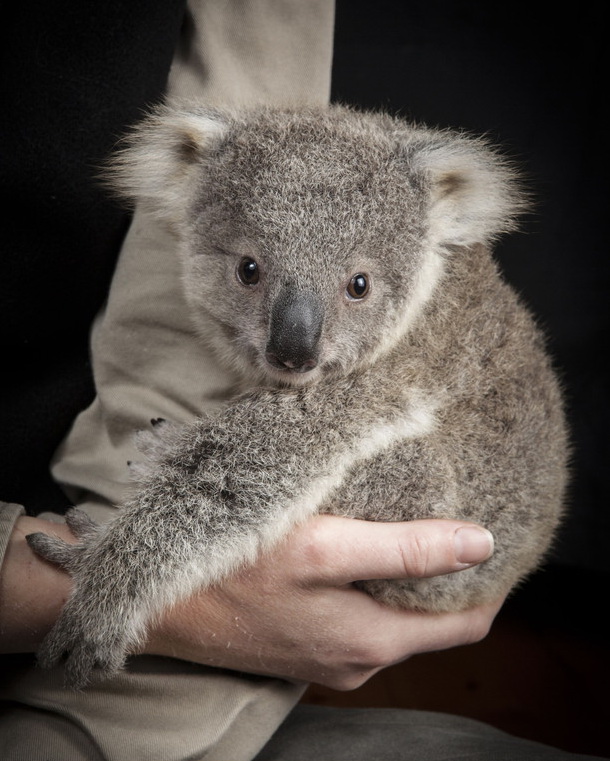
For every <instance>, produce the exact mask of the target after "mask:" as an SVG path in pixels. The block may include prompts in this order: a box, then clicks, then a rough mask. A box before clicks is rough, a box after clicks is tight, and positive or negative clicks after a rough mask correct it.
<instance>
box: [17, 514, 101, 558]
mask: <svg viewBox="0 0 610 761" xmlns="http://www.w3.org/2000/svg"><path fill="white" fill-rule="evenodd" d="M65 517H66V524H67V525H68V527H69V529H70V531H72V533H73V534H74V536H76V537H77V538H78V539H80V540H81V542H80V543H79V544H70V543H69V542H64V541H63V539H58V538H57V537H54V536H49V535H48V534H43V533H41V532H38V533H35V534H28V535H27V536H26V538H25V539H26V541H27V543H28V544H29V545H30V547H31V548H32V549H33V550H34V552H35V553H36V554H37V555H40V557H42V558H44V559H45V560H48V561H49V562H51V563H55V564H56V565H58V566H60V567H61V568H64V569H65V570H66V571H68V572H70V573H71V572H73V571H74V569H75V568H76V567H77V565H78V561H79V559H80V557H81V555H82V552H83V549H84V543H86V541H87V540H88V539H90V538H91V537H93V536H94V535H95V533H96V531H97V528H98V526H97V523H94V522H93V521H92V520H91V518H89V516H88V515H87V513H85V512H83V511H82V510H77V509H76V508H72V509H71V510H68V512H67V513H66V516H65Z"/></svg>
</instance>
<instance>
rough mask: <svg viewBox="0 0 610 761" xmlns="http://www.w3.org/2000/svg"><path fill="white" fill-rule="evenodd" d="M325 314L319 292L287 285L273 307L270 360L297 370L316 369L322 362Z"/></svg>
mask: <svg viewBox="0 0 610 761" xmlns="http://www.w3.org/2000/svg"><path fill="white" fill-rule="evenodd" d="M323 317H324V309H323V307H322V304H321V302H320V299H319V298H318V296H316V294H314V293H311V292H309V291H305V292H303V291H299V290H298V289H296V288H294V287H291V286H286V287H285V288H284V289H283V290H282V291H281V292H280V295H279V296H278V298H277V300H276V301H275V304H274V305H273V308H272V310H271V323H270V327H269V341H268V342H267V347H266V353H265V357H266V359H267V362H269V364H270V365H272V366H273V367H277V368H279V369H281V370H291V371H292V372H297V373H306V372H309V371H310V370H313V368H314V367H316V365H317V364H318V355H319V342H320V335H321V333H322V322H323Z"/></svg>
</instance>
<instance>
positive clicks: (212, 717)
mask: <svg viewBox="0 0 610 761" xmlns="http://www.w3.org/2000/svg"><path fill="white" fill-rule="evenodd" d="M264 5H265V8H264V10H263V9H261V4H260V3H245V4H244V3H232V2H231V3H226V4H222V5H221V4H214V3H211V2H210V3H197V2H194V3H191V4H189V6H188V11H187V16H186V19H187V21H186V23H184V25H183V37H182V39H181V42H180V44H179V45H178V47H177V52H176V55H175V57H174V61H173V64H172V68H171V71H170V75H169V82H168V87H167V90H168V93H169V94H170V95H171V96H173V97H182V98H192V97H197V98H205V99H206V100H207V101H208V102H210V103H212V104H213V103H214V102H218V103H225V102H227V101H229V102H230V101H233V102H234V103H238V104H240V105H241V104H249V103H255V102H265V103H271V102H274V101H277V102H281V101H283V100H284V99H285V98H286V97H287V93H289V94H290V98H291V99H293V100H294V101H295V102H296V101H298V102H307V103H314V104H323V103H325V102H326V100H327V98H328V85H329V72H330V56H331V41H332V15H333V14H332V3H330V2H328V1H327V0H316V2H312V3H307V4H304V3H298V2H294V3H289V4H288V6H287V7H289V8H290V14H289V17H288V16H286V15H284V12H283V10H282V8H280V7H279V6H277V5H276V4H275V3H273V2H268V3H267V2H265V3H264ZM255 6H256V7H255ZM284 11H285V8H284ZM202 71H203V72H204V73H205V76H202V73H201V72H202ZM171 247H172V240H171V238H169V237H168V236H167V234H166V233H165V232H164V231H163V229H162V228H161V227H158V228H156V227H154V226H151V225H150V224H148V223H147V224H146V225H144V224H143V220H142V217H141V216H140V214H139V213H138V211H136V214H135V216H134V219H133V222H132V224H131V227H130V231H129V233H128V235H127V238H126V239H125V242H124V244H123V247H122V250H121V255H120V258H119V261H118V263H117V266H116V270H115V274H114V278H113V283H112V287H111V289H110V293H109V297H108V301H107V304H106V305H105V307H104V309H103V310H102V312H100V314H99V316H98V318H97V319H96V322H95V325H94V329H93V334H92V363H93V372H94V377H95V383H96V394H97V395H96V398H95V400H94V401H93V402H92V404H91V405H90V406H89V407H88V408H87V409H86V410H85V411H84V412H83V413H82V414H81V415H80V416H79V417H78V419H77V420H76V422H75V424H74V426H73V427H72V429H71V431H70V433H69V435H68V437H67V439H66V440H65V441H64V442H63V444H62V446H61V448H60V449H59V450H58V453H57V455H56V457H55V458H54V462H53V475H54V478H55V479H56V480H57V481H58V482H59V483H61V484H62V485H63V487H64V488H65V489H66V492H67V494H68V495H69V496H70V498H71V500H72V502H73V503H75V504H78V505H79V506H80V507H81V508H82V509H83V510H85V511H86V512H87V513H88V514H89V515H90V516H91V517H92V518H93V519H95V520H97V521H105V520H107V519H108V517H109V516H110V515H111V514H112V512H113V511H114V510H115V508H114V507H113V505H115V504H118V503H120V502H121V501H122V499H123V497H124V494H125V492H126V489H127V488H128V473H127V468H126V463H127V461H128V460H133V459H135V458H136V457H137V453H136V452H135V451H134V449H133V444H132V433H133V431H134V430H136V429H138V428H142V427H144V426H146V425H147V424H148V421H149V420H150V418H151V416H156V415H162V416H163V417H166V418H167V419H171V420H177V421H188V420H191V419H192V418H193V417H194V416H195V415H196V414H197V413H199V412H201V411H204V410H208V409H213V408H214V406H215V405H216V404H217V403H218V401H219V400H222V399H223V398H224V397H225V396H226V395H227V394H229V393H230V392H231V390H232V383H233V381H234V379H233V378H231V376H230V375H229V374H227V373H226V372H225V371H224V370H223V369H222V368H221V367H220V366H219V365H218V364H217V363H216V362H215V360H214V359H213V357H212V356H211V355H210V354H209V353H208V352H207V351H205V350H204V349H203V348H202V345H201V341H200V339H199V336H198V335H196V334H195V332H194V330H193V328H192V326H191V325H190V322H189V320H188V316H187V312H186V310H185V309H184V308H183V307H184V305H183V301H182V299H183V296H182V295H181V289H180V275H179V270H178V262H177V260H176V258H175V257H173V256H171V255H169V254H168V252H169V251H171ZM0 496H2V495H0ZM28 507H30V506H29V505H28ZM32 507H35V506H32ZM0 518H1V520H2V529H3V532H2V541H1V545H2V548H3V549H6V553H5V555H4V563H3V566H2V575H1V577H0V605H1V608H0V617H1V618H0V620H1V623H2V625H1V629H0V642H1V645H2V651H3V652H4V653H25V654H26V655H21V656H19V657H18V658H16V657H12V658H11V657H10V656H6V657H5V659H4V660H5V661H6V669H5V679H4V680H3V684H2V686H1V687H0V698H1V699H2V705H3V709H2V711H3V712H2V715H1V716H0V755H2V758H5V759H7V760H8V761H13V759H15V760H16V759H20V758H24V757H27V758H28V759H31V760H32V761H36V760H37V759H40V760H42V759H48V758H58V759H59V758H61V759H67V758H70V759H78V758H83V759H85V758H87V759H93V758H100V759H107V760H108V761H113V760H114V759H116V760H117V761H118V760H119V759H124V758H125V757H129V758H132V759H160V760H161V759H163V760H164V759H186V758H204V757H205V758H206V759H218V761H225V760H226V759H231V760H232V761H240V759H243V760H244V761H246V759H252V758H255V757H256V758H257V759H259V761H265V760H266V759H267V760H268V761H271V759H274V758H286V759H288V758H289V759H291V761H306V760H307V759H313V758H314V757H315V758H320V757H323V758H324V757H327V758H333V759H340V758H346V759H350V760H356V759H359V758H362V759H365V758H366V759H368V758H372V757H385V758H387V757H390V755H389V754H390V753H393V754H394V755H393V756H391V757H394V758H401V759H418V760H419V759H427V758H429V759H431V760H432V759H434V758H439V757H441V754H443V755H442V757H443V758H447V757H451V756H450V755H448V754H450V753H451V752H454V753H455V755H456V757H460V758H463V757H470V758H472V759H473V760H474V759H484V758H489V757H493V758H495V759H503V758H505V759H507V760H508V759H511V760H512V759H515V758H524V759H526V758H527V759H532V760H533V759H546V758H548V759H561V758H564V757H565V758H566V759H570V758H572V759H576V758H579V756H574V755H571V754H567V753H566V754H563V753H561V752H559V751H556V750H554V749H550V748H544V747H542V746H539V745H537V744H532V743H527V742H525V741H521V740H518V739H517V738H510V737H508V736H506V735H504V734H503V733H501V732H498V731H496V730H494V729H492V728H490V727H485V726H483V725H480V724H478V723H477V722H470V721H467V720H462V719H457V718H453V717H441V716H433V715H428V714H423V715H421V716H418V715H417V714H411V713H410V712H402V711H389V712H377V711H371V712H365V713H364V714H362V713H361V712H356V713H355V714H351V715H350V714H349V712H342V711H332V710H330V711H325V710H323V709H316V708H312V707H302V706H301V707H298V708H297V709H295V710H294V711H293V713H292V715H290V716H289V717H288V719H286V720H285V721H284V723H283V724H282V722H283V720H284V719H285V717H286V716H287V714H289V713H290V711H291V710H292V709H293V707H294V706H295V704H296V703H297V702H298V700H299V698H300V696H301V695H302V693H303V690H304V686H305V683H306V682H308V681H315V682H318V683H321V684H326V685H328V686H331V687H334V688H336V689H353V688H355V687H357V686H358V685H360V684H362V683H363V682H364V681H366V680H367V679H368V678H369V677H370V676H371V675H372V674H374V673H376V672H377V671H379V670H380V669H382V668H384V667H386V666H388V665H390V664H392V663H396V662H398V661H400V660H402V659H404V658H407V657H409V656H411V655H413V654H415V653H418V652H424V651H429V650H436V649H443V648H446V647H452V646H456V645H459V644H464V643H467V642H473V641H476V640H478V639H480V638H481V637H483V636H485V634H486V632H487V631H488V628H489V626H490V625H491V623H492V621H493V618H494V615H495V614H496V612H497V610H498V609H499V607H500V605H501V604H502V600H494V601H493V602H491V603H488V604H486V605H484V606H479V607H477V608H473V609H470V610H467V611H465V612H459V613H436V614H423V613H415V612H409V611H397V610H394V609H391V608H387V607H384V606H381V605H379V604H378V603H377V602H375V601H374V600H373V599H372V598H370V597H369V596H368V595H366V594H365V593H363V592H361V591H360V590H358V589H356V588H355V587H354V586H353V584H352V583H353V582H355V581H358V580H360V579H373V578H380V579H384V578H426V577H433V576H436V575H440V574H447V573H459V572H460V571H461V570H463V569H465V568H469V567H472V566H473V565H475V564H477V563H480V562H482V561H484V560H486V559H488V558H489V557H490V555H491V554H492V552H493V541H492V540H491V539H490V537H489V534H488V532H487V531H485V529H484V528H483V527H477V526H473V525H472V524H470V523H466V522H461V521H425V522H410V523H404V524H381V523H379V524H370V523H364V522H361V521H357V520H351V519H347V518H341V517H338V516H316V517H314V518H312V519H310V520H309V521H308V522H306V523H304V524H303V525H301V526H299V527H298V528H297V529H296V531H294V532H293V533H292V534H291V535H290V536H289V537H288V538H287V539H286V540H284V541H283V542H282V543H280V544H279V545H278V546H277V547H276V548H274V549H273V550H272V551H271V552H270V553H268V554H266V555H263V556H262V557H261V558H259V559H258V560H257V561H256V562H255V563H254V564H253V565H252V566H250V567H248V568H246V569H244V570H242V571H241V572H239V573H238V574H237V575H235V576H234V577H231V578H230V579H228V580H226V581H224V582H223V583H222V584H221V585H220V586H219V587H213V588H210V589H208V590H205V591H202V592H201V593H197V594H195V595H194V596H192V597H191V598H189V599H188V600H186V601H184V602H182V603H180V604H178V605H177V606H176V607H175V608H173V609H172V610H171V611H168V613H167V614H166V615H164V616H163V617H162V618H161V619H160V621H159V622H158V624H157V625H156V627H155V628H154V629H153V630H152V632H151V634H150V636H149V638H148V640H147V642H146V643H145V645H144V647H143V649H142V655H141V656H139V657H135V658H133V659H132V660H131V661H130V663H129V666H128V669H127V670H125V671H123V672H120V673H119V674H118V675H117V676H115V677H113V678H112V679H111V680H109V681H108V682H107V683H100V684H94V685H92V686H90V687H88V688H87V689H86V690H84V691H83V692H74V691H70V690H67V689H66V688H65V687H64V686H63V674H62V669H61V668H57V669H54V670H53V671H43V670H40V669H37V668H36V667H35V666H34V664H33V659H32V657H31V656H30V655H29V653H31V652H33V651H34V650H35V649H36V648H37V646H38V645H39V644H40V642H41V640H42V638H43V637H44V635H45V634H46V633H47V632H48V631H49V629H50V628H51V627H52V625H53V623H54V621H55V619H56V618H57V616H58V615H59V612H60V610H61V608H62V606H63V604H64V602H65V600H66V599H67V598H68V596H69V594H70V591H71V580H70V577H69V576H68V575H67V574H66V573H65V572H63V571H62V570H60V569H59V568H57V567H55V566H52V565H50V564H48V563H45V562H44V561H42V560H40V559H39V558H38V557H37V556H35V555H34V554H33V553H32V552H31V550H30V549H29V547H28V546H27V544H26V543H25V539H24V537H25V536H26V535H27V534H31V533H34V532H37V531H42V532H45V533H52V534H55V535H57V536H59V537H61V538H63V539H65V541H67V542H74V541H75V537H74V536H72V534H71V532H70V530H69V528H68V527H67V526H66V524H65V523H63V522H62V521H61V519H60V518H58V516H56V515H54V514H51V513H49V512H46V513H45V512H42V513H41V514H40V515H38V516H37V517H32V516H29V515H24V514H23V509H22V508H21V507H20V506H19V505H16V504H11V503H4V504H3V505H2V512H1V513H0ZM51 521H52V522H53V523H52V524H51V526H52V527H50V523H49V522H51ZM158 656H164V657H163V658H159V657H158ZM280 725H282V726H280ZM355 726H360V727H365V730H364V731H363V732H361V733H359V736H358V737H356V736H355V734H354V727H355ZM278 727H280V728H279V729H278ZM272 735H273V737H272ZM441 735H442V736H443V737H444V739H443V740H442V741H440V740H439V737H440V736H441ZM270 738H271V740H270ZM439 743H440V744H439ZM441 745H442V747H441ZM448 749H450V750H448ZM465 753H469V754H470V756H466V755H465Z"/></svg>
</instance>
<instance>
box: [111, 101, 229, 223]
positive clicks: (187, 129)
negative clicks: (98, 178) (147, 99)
mask: <svg viewBox="0 0 610 761" xmlns="http://www.w3.org/2000/svg"><path fill="white" fill-rule="evenodd" d="M228 129H229V125H228V122H227V121H226V120H225V119H224V118H223V117H221V116H220V114H218V113H216V112H214V111H209V110H205V109H200V110H184V109H177V108H174V107H167V106H162V107H159V108H157V109H156V110H155V111H154V112H153V113H151V114H150V115H149V116H148V117H147V118H146V119H144V120H143V121H142V122H141V123H139V124H138V125H137V126H136V127H135V128H134V129H133V130H132V132H131V134H130V135H128V136H127V138H126V139H125V147H122V148H120V149H119V150H118V151H117V153H116V154H115V155H114V157H113V159H112V161H111V163H110V165H109V167H108V169H107V170H106V172H105V173H104V177H105V179H106V181H107V182H108V184H109V185H110V186H111V187H112V188H113V190H114V191H115V192H117V193H118V194H119V195H120V196H122V197H123V198H126V199H128V200H129V201H131V202H132V203H136V204H138V205H140V206H143V207H144V208H145V209H146V210H147V211H150V212H152V213H153V214H154V215H155V216H156V217H160V218H163V219H165V220H166V221H167V222H170V223H179V222H180V221H181V220H182V219H183V216H184V213H185V211H186V207H187V205H188V202H189V200H190V196H191V193H192V191H193V190H194V188H195V187H196V183H197V178H198V175H199V171H200V167H201V162H202V161H203V160H204V159H205V157H206V156H207V155H209V154H210V153H211V152H213V151H214V149H215V148H217V147H218V146H219V145H220V143H221V142H222V140H223V138H224V137H225V135H226V133H227V132H228Z"/></svg>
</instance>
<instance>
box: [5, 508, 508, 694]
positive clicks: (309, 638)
mask: <svg viewBox="0 0 610 761" xmlns="http://www.w3.org/2000/svg"><path fill="white" fill-rule="evenodd" d="M464 525H466V524H463V523H460V522H457V521H424V522H413V523H410V524H370V523H365V522H362V521H353V520H350V519H347V518H339V517H335V516H316V517H314V518H313V519H311V520H310V521H308V522H307V523H306V524H304V525H303V526H301V527H299V528H297V529H296V531H294V532H293V533H292V535H291V536H290V537H289V538H288V540H287V541H285V542H283V543H282V544H281V545H279V546H278V547H277V548H276V549H274V550H273V551H272V552H271V553H269V554H267V555H265V556H263V557H262V558H260V559H259V561H258V562H257V563H256V564H255V565H253V566H251V567H249V568H247V569H245V570H244V571H242V572H241V573H240V574H238V575H236V576H235V577H233V578H231V579H230V580H227V581H226V582H225V583H224V584H223V585H222V586H220V587H217V588H213V589H209V590H205V591H202V592H200V593H198V594H196V595H194V596H193V597H191V598H190V599H188V600H186V601H183V602H181V603H180V604H178V605H176V606H175V608H174V609H172V610H171V611H168V612H167V613H166V614H164V616H163V617H162V618H161V620H160V621H159V623H158V624H157V625H156V626H155V627H154V628H153V629H152V630H151V632H150V636H149V639H148V641H147V644H146V645H145V648H144V652H146V653H149V654H156V655H166V656H173V657H176V658H179V659H182V660H190V661H193V662H198V663H203V664H207V665H213V666H219V667H224V668H230V669H235V670H240V671H246V672H251V673H264V674H273V675H277V676H282V677H284V678H288V679H293V680H298V681H314V682H318V683H321V684H326V685H328V686H331V687H334V688H336V689H352V688H354V687H357V686H358V685H359V684H362V683H363V682H365V681H366V680H367V679H368V678H369V677H370V676H372V674H374V673H375V672H376V671H379V670H380V669H382V668H384V667H385V666H388V665H391V664H392V663H395V662H398V661H400V660H404V659H405V658H408V657H409V656H410V655H414V654H415V653H418V652H424V651H428V650H437V649H443V648H447V647H451V646H454V645H459V644H465V643H467V642H472V641H476V640H477V639H480V638H481V637H482V636H484V635H485V633H486V632H487V630H488V628H489V626H490V624H491V621H492V620H493V616H494V615H495V613H496V611H497V608H498V607H499V603H498V605H494V606H486V607H483V608H477V609H474V610H472V611H467V612H464V613H459V614H443V615H430V614H419V613H411V612H405V611H400V612H399V611H394V610H391V609H389V608H385V607H383V606H381V605H379V603H376V602H375V601H374V600H372V599H371V598H370V597H369V596H368V595H366V594H365V593H363V592H360V591H359V590H357V589H356V588H354V587H353V586H352V585H351V583H350V582H352V581H354V580H355V579H358V578H365V577H370V576H382V577H383V576H392V575H398V576H404V575H405V574H408V575H411V574H412V575H418V576H424V575H433V574H437V573H447V572H451V571H454V570H457V569H459V568H461V567H467V566H468V565H469V564H471V562H470V563H467V564H466V565H464V564H463V563H460V562H459V561H458V560H457V557H456V555H455V547H454V543H453V539H454V536H455V531H456V528H457V527H460V526H464ZM39 530H44V531H46V532H53V533H55V534H57V535H58V536H61V538H63V539H65V540H66V541H74V538H73V537H71V535H70V532H69V530H68V528H67V527H66V526H64V525H62V524H49V522H47V521H42V520H40V519H37V518H30V517H27V516H23V517H21V518H19V519H18V520H17V522H16V524H15V530H14V532H13V534H12V536H11V540H10V542H9V547H8V550H7V554H6V557H5V562H4V564H3V567H2V574H1V576H0V621H1V622H2V624H1V626H0V647H1V649H2V651H4V652H16V651H22V652H23V651H32V650H35V649H36V647H37V645H38V644H39V643H40V641H41V639H42V638H43V637H44V635H45V634H46V633H47V632H48V631H49V630H50V628H51V626H52V625H53V623H54V621H55V618H56V617H57V615H58V613H59V611H60V610H61V607H62V605H63V603H64V602H65V600H66V599H67V596H68V595H69V592H70V588H71V580H70V577H69V576H68V575H67V574H66V573H65V572H63V571H61V570H59V569H57V568H56V567H55V566H53V565H51V564H49V563H47V562H45V561H43V560H41V559H40V558H38V557H37V556H36V555H35V554H34V553H32V552H31V550H30V548H29V547H28V545H27V544H26V542H25V539H24V537H25V535H26V534H28V533H31V532H32V531H39ZM475 536H476V535H475ZM481 540H482V546H481V547H480V548H479V549H478V552H479V554H478V556H477V555H476V548H475V554H474V555H471V556H470V558H469V560H470V561H472V559H473V558H474V557H479V558H481V559H482V558H483V557H485V556H486V554H487V552H486V550H485V534H483V535H482V537H481Z"/></svg>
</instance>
